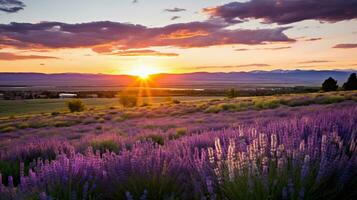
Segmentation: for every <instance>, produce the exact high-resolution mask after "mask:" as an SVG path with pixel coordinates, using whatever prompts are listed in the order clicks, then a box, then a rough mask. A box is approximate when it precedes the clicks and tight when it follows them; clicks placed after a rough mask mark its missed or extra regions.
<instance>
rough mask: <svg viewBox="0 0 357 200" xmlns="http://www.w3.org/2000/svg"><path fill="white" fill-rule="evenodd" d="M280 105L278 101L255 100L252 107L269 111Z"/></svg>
mask: <svg viewBox="0 0 357 200" xmlns="http://www.w3.org/2000/svg"><path fill="white" fill-rule="evenodd" d="M279 105H280V101H279V100H277V99H265V100H264V99H263V100H255V101H254V107H255V108H257V109H271V108H277V107H279Z"/></svg>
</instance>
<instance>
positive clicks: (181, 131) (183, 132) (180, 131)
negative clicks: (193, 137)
mask: <svg viewBox="0 0 357 200" xmlns="http://www.w3.org/2000/svg"><path fill="white" fill-rule="evenodd" d="M186 134H187V128H177V129H176V135H178V136H184V135H186Z"/></svg>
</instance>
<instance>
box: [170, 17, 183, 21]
mask: <svg viewBox="0 0 357 200" xmlns="http://www.w3.org/2000/svg"><path fill="white" fill-rule="evenodd" d="M180 18H181V17H180V16H173V17H171V20H172V21H173V20H176V19H180Z"/></svg>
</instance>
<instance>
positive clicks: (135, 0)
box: [131, 0, 139, 3]
mask: <svg viewBox="0 0 357 200" xmlns="http://www.w3.org/2000/svg"><path fill="white" fill-rule="evenodd" d="M131 3H139V1H138V0H133V1H132V2H131Z"/></svg>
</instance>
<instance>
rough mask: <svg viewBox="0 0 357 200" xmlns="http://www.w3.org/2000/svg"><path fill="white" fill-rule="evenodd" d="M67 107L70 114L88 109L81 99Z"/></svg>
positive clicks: (73, 101)
mask: <svg viewBox="0 0 357 200" xmlns="http://www.w3.org/2000/svg"><path fill="white" fill-rule="evenodd" d="M67 107H68V109H69V111H70V112H82V111H84V110H85V108H86V106H85V104H84V103H83V102H82V101H81V100H79V99H74V100H71V101H68V102H67Z"/></svg>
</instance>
